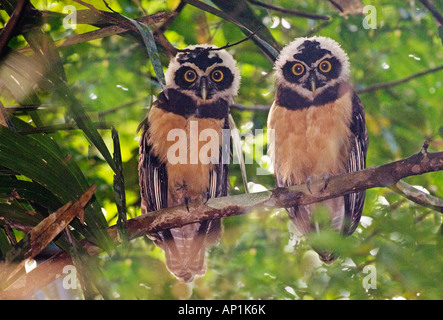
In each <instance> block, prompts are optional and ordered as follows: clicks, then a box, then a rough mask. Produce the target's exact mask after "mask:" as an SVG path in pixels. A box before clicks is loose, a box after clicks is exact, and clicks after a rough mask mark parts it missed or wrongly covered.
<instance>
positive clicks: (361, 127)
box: [342, 92, 369, 235]
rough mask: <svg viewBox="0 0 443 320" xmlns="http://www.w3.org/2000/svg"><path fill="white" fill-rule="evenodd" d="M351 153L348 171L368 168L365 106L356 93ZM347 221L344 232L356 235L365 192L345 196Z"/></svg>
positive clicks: (353, 102)
mask: <svg viewBox="0 0 443 320" xmlns="http://www.w3.org/2000/svg"><path fill="white" fill-rule="evenodd" d="M350 129H351V132H352V135H351V137H350V139H351V141H350V151H349V160H348V163H347V166H346V168H347V171H348V172H355V171H359V170H363V169H365V168H366V153H367V150H368V144H369V140H368V131H367V130H366V123H365V114H364V111H363V104H362V102H361V100H360V98H359V97H358V95H357V94H356V93H355V92H354V95H353V98H352V122H351V127H350ZM344 198H345V219H344V224H343V229H342V232H343V234H345V235H351V234H352V233H354V231H355V229H356V228H357V226H358V223H359V221H360V218H361V214H362V211H363V205H364V202H365V192H364V191H361V192H355V193H351V194H348V195H345V196H344Z"/></svg>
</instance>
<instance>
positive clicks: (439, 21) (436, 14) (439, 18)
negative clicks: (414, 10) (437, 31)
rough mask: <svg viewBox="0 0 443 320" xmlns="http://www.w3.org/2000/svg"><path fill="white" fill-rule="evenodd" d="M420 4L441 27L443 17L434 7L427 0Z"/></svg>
mask: <svg viewBox="0 0 443 320" xmlns="http://www.w3.org/2000/svg"><path fill="white" fill-rule="evenodd" d="M420 2H421V3H422V5H424V6H425V7H426V8H427V9H428V10H429V11H430V12H431V13H432V15H433V16H434V18H435V20H436V21H438V23H440V24H441V25H443V15H442V14H441V13H440V12H438V10H437V9H436V8H435V7H434V6H433V5H432V4H431V3H430V2H429V1H428V0H420Z"/></svg>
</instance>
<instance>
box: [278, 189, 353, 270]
mask: <svg viewBox="0 0 443 320" xmlns="http://www.w3.org/2000/svg"><path fill="white" fill-rule="evenodd" d="M321 207H323V208H324V209H323V210H326V211H327V212H328V215H329V219H327V220H328V222H329V225H327V226H325V225H323V226H321V225H320V224H319V223H316V222H314V221H315V220H316V219H315V218H314V217H313V215H315V214H316V212H319V211H321V210H322V209H321ZM287 211H288V216H289V218H290V219H291V221H292V223H293V224H294V226H295V228H296V229H297V231H298V233H300V234H301V235H308V234H309V233H311V232H317V233H319V232H321V230H323V229H329V230H335V231H337V232H340V231H341V229H342V227H343V221H344V220H343V219H344V215H345V204H344V198H343V197H338V198H333V199H329V200H325V201H322V202H319V203H315V204H310V205H301V206H296V207H292V208H288V209H287ZM320 220H321V219H320ZM312 249H314V250H315V251H316V252H317V253H318V255H319V258H320V260H321V261H323V262H325V263H332V262H334V261H335V260H336V259H337V255H336V254H335V253H333V252H329V251H327V250H322V249H321V248H317V247H315V246H313V247H312Z"/></svg>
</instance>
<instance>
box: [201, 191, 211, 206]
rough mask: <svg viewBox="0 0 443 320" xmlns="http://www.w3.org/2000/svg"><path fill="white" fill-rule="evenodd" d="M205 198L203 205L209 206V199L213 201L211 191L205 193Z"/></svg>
mask: <svg viewBox="0 0 443 320" xmlns="http://www.w3.org/2000/svg"><path fill="white" fill-rule="evenodd" d="M203 197H205V202H203V204H207V203H208V201H209V199H211V194H210V193H209V191H206V192H203Z"/></svg>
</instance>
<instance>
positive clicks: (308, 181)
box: [306, 177, 312, 194]
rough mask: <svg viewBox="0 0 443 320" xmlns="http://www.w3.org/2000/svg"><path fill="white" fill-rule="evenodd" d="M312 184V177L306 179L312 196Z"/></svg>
mask: <svg viewBox="0 0 443 320" xmlns="http://www.w3.org/2000/svg"><path fill="white" fill-rule="evenodd" d="M311 182H312V179H311V177H307V178H306V187H307V188H308V191H309V193H310V194H312V190H311Z"/></svg>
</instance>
